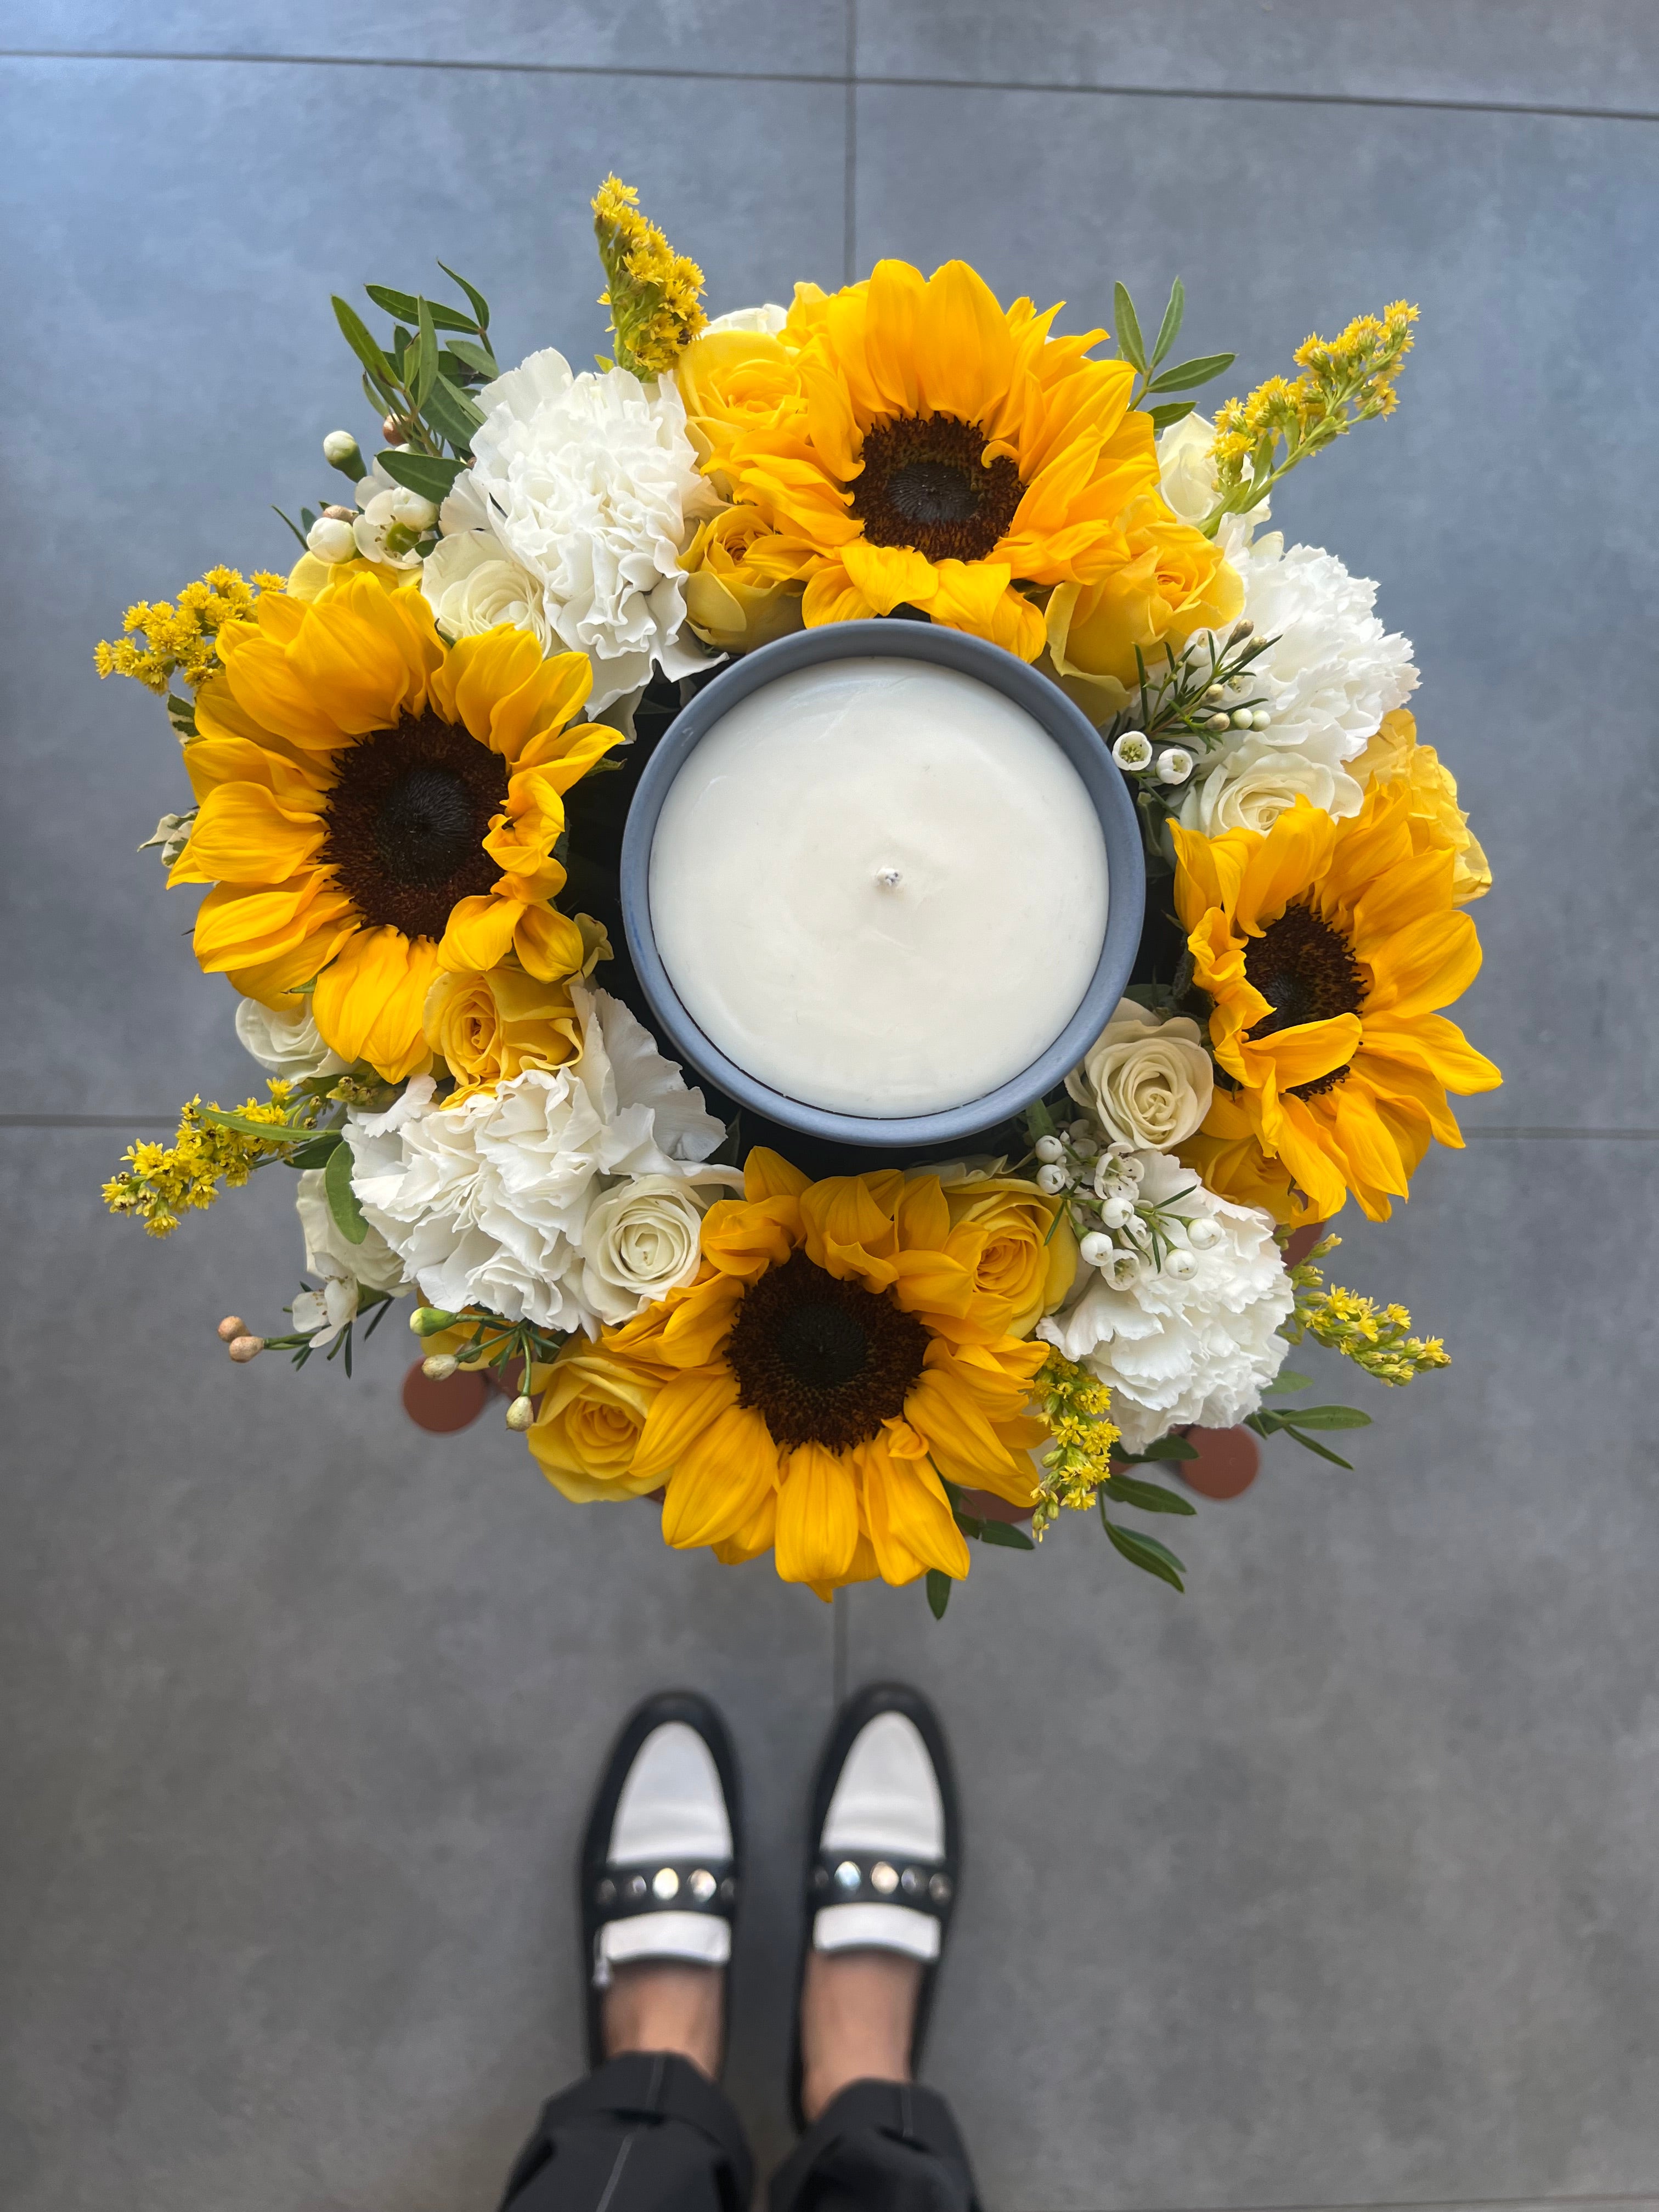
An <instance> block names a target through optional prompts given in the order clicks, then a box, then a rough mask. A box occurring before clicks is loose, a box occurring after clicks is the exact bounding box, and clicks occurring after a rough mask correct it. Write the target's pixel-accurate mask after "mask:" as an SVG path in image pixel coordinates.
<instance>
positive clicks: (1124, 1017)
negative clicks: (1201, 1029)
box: [1066, 999, 1214, 1152]
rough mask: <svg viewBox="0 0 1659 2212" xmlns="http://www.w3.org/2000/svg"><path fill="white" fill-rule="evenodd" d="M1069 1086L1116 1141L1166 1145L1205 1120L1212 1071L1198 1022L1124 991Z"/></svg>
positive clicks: (1152, 1147)
mask: <svg viewBox="0 0 1659 2212" xmlns="http://www.w3.org/2000/svg"><path fill="white" fill-rule="evenodd" d="M1213 1088H1214V1076H1213V1073H1212V1069H1211V1066H1210V1055H1209V1054H1208V1053H1207V1052H1206V1051H1205V1049H1204V1047H1203V1045H1202V1043H1201V1042H1200V1039H1199V1033H1198V1024H1197V1023H1196V1022H1193V1021H1188V1019H1187V1018H1186V1017H1185V1016H1184V1015H1183V1016H1179V1017H1177V1018H1176V1019H1175V1020H1174V1021H1168V1022H1165V1021H1160V1020H1159V1018H1158V1016H1157V1015H1156V1014H1154V1013H1152V1012H1148V1010H1147V1009H1146V1007H1145V1006H1137V1005H1136V1004H1135V1002H1134V1000H1133V999H1123V1000H1119V1002H1118V1008H1117V1012H1115V1014H1114V1015H1113V1016H1112V1018H1111V1020H1110V1021H1109V1022H1108V1023H1107V1024H1106V1026H1105V1028H1104V1029H1103V1030H1102V1031H1101V1033H1100V1036H1099V1037H1098V1038H1097V1040H1096V1042H1095V1043H1094V1045H1093V1047H1092V1048H1091V1050H1090V1051H1089V1053H1088V1054H1087V1055H1086V1056H1085V1060H1084V1062H1083V1065H1082V1066H1081V1067H1075V1068H1073V1071H1072V1073H1070V1074H1069V1075H1068V1076H1067V1077H1066V1090H1067V1091H1069V1092H1070V1093H1071V1095H1072V1097H1073V1098H1075V1099H1076V1100H1077V1102H1078V1103H1079V1106H1087V1107H1088V1108H1089V1109H1091V1112H1092V1113H1093V1115H1094V1116H1095V1119H1096V1120H1097V1121H1098V1122H1099V1124H1100V1126H1101V1127H1102V1128H1103V1129H1104V1130H1105V1131H1106V1133H1107V1134H1108V1135H1109V1137H1111V1138H1112V1139H1114V1140H1115V1142H1117V1143H1120V1144H1129V1145H1135V1146H1140V1147H1142V1148H1143V1149H1145V1150H1146V1151H1148V1152H1167V1151H1169V1150H1170V1147H1171V1146H1175V1145H1178V1144H1180V1143H1181V1142H1182V1139H1185V1138H1187V1137H1190V1136H1191V1135H1192V1133H1193V1132H1194V1130H1195V1129H1197V1128H1198V1127H1200V1125H1201V1123H1202V1122H1203V1120H1204V1117H1205V1115H1206V1114H1207V1113H1208V1112H1209V1110H1210V1096H1211V1092H1212V1090H1213Z"/></svg>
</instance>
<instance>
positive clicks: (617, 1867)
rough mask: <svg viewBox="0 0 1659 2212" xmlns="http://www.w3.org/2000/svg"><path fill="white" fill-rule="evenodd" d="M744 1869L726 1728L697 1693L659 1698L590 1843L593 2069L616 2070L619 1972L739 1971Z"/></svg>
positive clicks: (586, 1863) (597, 1808) (584, 1863)
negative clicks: (611, 2050)
mask: <svg viewBox="0 0 1659 2212" xmlns="http://www.w3.org/2000/svg"><path fill="white" fill-rule="evenodd" d="M742 1860H743V1820H742V1803H741V1798H740V1795H739V1791H738V1766H737V1760H736V1759H735V1757H734V1756H733V1754H732V1740H731V1738H730V1736H729V1735H727V1733H726V1723H725V1722H724V1721H723V1720H721V1718H720V1715H719V1713H718V1712H716V1711H715V1710H714V1706H713V1705H710V1704H709V1702H708V1699H707V1698H702V1697H699V1696H698V1694H697V1693H696V1691H695V1690H665V1691H661V1692H659V1693H658V1694H657V1696H655V1697H653V1698H647V1699H646V1701H645V1703H644V1704H643V1705H641V1707H640V1708H639V1710H638V1711H636V1712H635V1714H634V1715H633V1716H632V1717H631V1718H630V1719H629V1721H628V1723H627V1724H626V1726H625V1727H624V1728H623V1732H622V1734H621V1735H619V1736H618V1737H617V1743H616V1747H615V1749H614V1750H613V1751H612V1752H611V1759H610V1763H609V1764H608V1765H607V1766H606V1768H605V1774H604V1777H603V1778H602V1779H601V1781H600V1784H599V1794H598V1795H597V1796H596V1797H595V1798H594V1800H593V1809H592V1813H591V1814H589V1816H588V1822H587V1832H586V1836H585V1837H584V1838H583V1839H582V1856H581V1871H580V1901H581V1942H582V1973H583V1977H584V1978H585V1979H586V1982H587V1985H588V1986H587V2058H588V2064H589V2065H590V2067H597V2066H599V2065H602V2064H603V2063H604V2061H605V2044H604V2034H603V2028H602V2024H601V2019H600V2011H601V2000H602V1997H603V1995H604V1992H605V1990H607V1989H609V1987H610V1986H611V1976H612V1973H613V1972H614V1970H615V1969H616V1968H617V1966H626V1965H628V1964H629V1962H630V1961H632V1960H636V1959H681V1960H686V1961H687V1962H688V1963H690V1964H692V1965H696V1966H722V1967H723V1966H726V1965H727V1964H728V1963H729V1961H730V1960H731V1956H732V1923H733V1921H734V1919H735V1917H736V1915H737V1907H738V1890H739V1885H740V1883H741V1881H742ZM726 2011H727V2013H728V2015H729V2012H730V2006H729V2003H728V2005H727V2007H726Z"/></svg>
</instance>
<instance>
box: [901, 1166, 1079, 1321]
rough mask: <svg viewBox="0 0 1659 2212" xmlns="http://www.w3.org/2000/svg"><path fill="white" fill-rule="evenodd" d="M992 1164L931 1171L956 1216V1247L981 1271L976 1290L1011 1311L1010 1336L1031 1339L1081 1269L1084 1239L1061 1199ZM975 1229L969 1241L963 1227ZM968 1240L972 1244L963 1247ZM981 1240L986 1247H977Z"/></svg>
mask: <svg viewBox="0 0 1659 2212" xmlns="http://www.w3.org/2000/svg"><path fill="white" fill-rule="evenodd" d="M1000 1165H1001V1163H1000V1161H999V1162H998V1163H997V1164H996V1165H995V1166H994V1167H990V1168H982V1167H981V1168H970V1167H963V1166H947V1167H942V1168H927V1169H925V1170H922V1172H923V1173H925V1174H927V1175H936V1176H938V1177H939V1185H940V1188H942V1189H943V1191H944V1193H945V1205H946V1206H948V1207H949V1209H950V1214H951V1248H950V1249H951V1253H952V1255H953V1256H956V1257H958V1258H964V1259H966V1260H967V1261H968V1263H969V1265H971V1267H972V1268H973V1271H974V1287H975V1290H976V1291H978V1292H979V1293H980V1295H981V1297H986V1298H988V1299H991V1300H993V1301H994V1303H995V1304H996V1305H998V1306H1000V1308H1002V1309H1003V1310H1004V1312H1005V1314H1006V1319H1005V1320H1004V1321H1003V1323H1002V1326H1003V1328H1004V1330H1005V1332H1006V1334H1008V1335H1009V1336H1029V1335H1030V1332H1031V1331H1032V1330H1033V1329H1034V1328H1036V1325H1037V1323H1038V1322H1040V1321H1041V1320H1042V1316H1043V1315H1044V1314H1047V1313H1053V1312H1054V1309H1055V1308H1056V1307H1057V1306H1058V1305H1059V1304H1060V1301H1061V1299H1062V1298H1064V1297H1065V1296H1066V1292H1067V1291H1069V1290H1070V1289H1071V1287H1072V1280H1073V1276H1074V1275H1075V1274H1076V1273H1077V1239H1076V1237H1074V1236H1073V1233H1072V1225H1071V1223H1070V1222H1069V1221H1068V1220H1067V1218H1066V1210H1065V1207H1064V1206H1063V1204H1062V1203H1061V1201H1060V1200H1059V1199H1057V1198H1050V1197H1048V1195H1047V1194H1045V1193H1044V1192H1042V1191H1040V1190H1039V1189H1038V1188H1037V1187H1036V1184H1035V1183H1034V1182H1028V1181H1027V1180H1026V1178H1025V1177H1024V1176H1009V1175H1002V1174H1000V1173H999V1172H998V1170H999V1169H1000ZM960 1230H967V1231H970V1232H971V1235H970V1237H969V1239H968V1240H963V1239H961V1238H959V1237H957V1233H956V1232H957V1231H960ZM964 1242H967V1243H968V1245H969V1249H968V1250H967V1251H966V1252H965V1253H964V1252H963V1249H962V1246H963V1243H964ZM975 1242H976V1243H977V1245H978V1250H977V1252H976V1253H975V1252H974V1251H973V1249H972V1245H973V1243H975Z"/></svg>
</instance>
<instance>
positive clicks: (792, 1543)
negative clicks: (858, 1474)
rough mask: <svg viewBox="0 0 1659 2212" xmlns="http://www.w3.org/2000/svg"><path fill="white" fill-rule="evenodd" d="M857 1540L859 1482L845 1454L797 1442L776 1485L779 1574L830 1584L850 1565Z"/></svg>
mask: <svg viewBox="0 0 1659 2212" xmlns="http://www.w3.org/2000/svg"><path fill="white" fill-rule="evenodd" d="M858 1541H859V1500H858V1484H857V1480H856V1479H855V1477H854V1472H853V1465H852V1462H851V1461H850V1459H843V1458H842V1457H841V1456H840V1455H838V1454H836V1453H835V1452H831V1451H827V1450H825V1449H824V1447H823V1445H822V1444H802V1445H801V1446H800V1447H799V1449H798V1450H795V1451H793V1452H791V1453H790V1455H789V1456H788V1458H787V1460H786V1461H785V1462H784V1464H783V1479H782V1482H781V1486H780V1487H779V1491H778V1524H777V1567H778V1575H779V1577H780V1579H781V1580H782V1581H784V1582H787V1583H828V1584H829V1585H831V1586H832V1587H833V1586H834V1584H836V1583H838V1582H840V1581H841V1580H842V1577H844V1576H845V1574H846V1572H847V1571H848V1568H849V1567H850V1566H851V1565H852V1564H853V1554H854V1551H855V1549H856V1548H857V1546H858Z"/></svg>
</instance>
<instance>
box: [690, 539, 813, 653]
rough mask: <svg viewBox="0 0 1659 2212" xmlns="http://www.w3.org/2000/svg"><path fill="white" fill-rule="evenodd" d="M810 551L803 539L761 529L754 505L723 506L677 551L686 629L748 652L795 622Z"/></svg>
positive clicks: (729, 649)
mask: <svg viewBox="0 0 1659 2212" xmlns="http://www.w3.org/2000/svg"><path fill="white" fill-rule="evenodd" d="M810 559H811V548H810V547H808V546H805V545H801V546H799V547H796V546H795V545H794V544H793V540H791V539H789V538H782V537H780V536H779V535H777V533H775V532H773V531H770V530H769V529H768V528H767V526H766V525H765V524H764V523H763V521H762V520H761V518H760V515H759V513H757V510H756V509H755V508H754V507H726V508H725V509H723V510H722V512H721V513H719V514H716V515H714V516H712V517H711V518H710V520H708V521H707V522H705V523H703V524H702V526H701V527H700V528H699V530H698V532H697V534H696V537H695V538H693V539H692V540H691V543H690V545H689V546H688V547H687V548H686V550H685V551H684V553H683V554H682V555H681V556H680V566H681V568H684V570H685V571H686V573H687V580H686V586H685V612H686V617H687V619H688V620H689V622H690V624H691V627H692V629H694V630H696V633H697V635H698V636H699V637H701V638H702V639H703V640H704V641H705V642H706V643H707V644H709V645H712V646H714V647H716V649H717V650H718V651H720V652H721V653H752V652H753V651H754V649H755V647H757V645H769V644H770V643H771V642H772V641H773V639H774V638H777V637H785V636H787V635H788V633H789V632H790V631H791V630H794V629H800V628H801V611H800V609H801V590H802V581H801V579H802V577H803V575H804V574H805V563H806V562H808V561H809V560H810Z"/></svg>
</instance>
